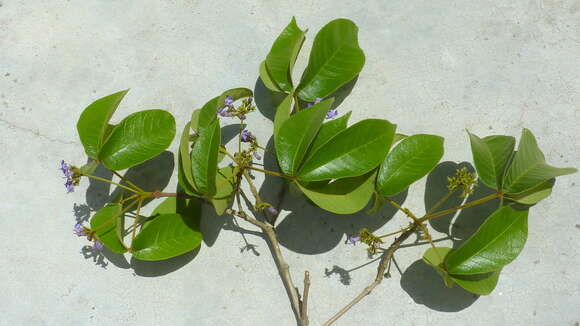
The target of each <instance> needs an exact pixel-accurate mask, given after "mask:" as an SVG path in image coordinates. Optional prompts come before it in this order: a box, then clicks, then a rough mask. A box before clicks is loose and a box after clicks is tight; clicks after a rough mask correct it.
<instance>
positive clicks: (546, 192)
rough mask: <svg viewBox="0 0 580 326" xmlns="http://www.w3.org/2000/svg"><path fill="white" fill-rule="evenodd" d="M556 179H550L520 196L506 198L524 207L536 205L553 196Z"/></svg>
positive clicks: (507, 196)
mask: <svg viewBox="0 0 580 326" xmlns="http://www.w3.org/2000/svg"><path fill="white" fill-rule="evenodd" d="M554 181H555V179H550V180H548V181H546V182H544V183H541V184H540V185H539V186H536V187H534V188H532V189H530V190H526V191H524V192H521V193H519V194H514V195H506V197H505V198H507V199H510V200H513V201H515V202H517V203H520V204H524V205H535V204H537V203H539V202H540V201H541V200H543V199H545V198H547V197H548V196H550V195H551V194H552V187H553V186H554Z"/></svg>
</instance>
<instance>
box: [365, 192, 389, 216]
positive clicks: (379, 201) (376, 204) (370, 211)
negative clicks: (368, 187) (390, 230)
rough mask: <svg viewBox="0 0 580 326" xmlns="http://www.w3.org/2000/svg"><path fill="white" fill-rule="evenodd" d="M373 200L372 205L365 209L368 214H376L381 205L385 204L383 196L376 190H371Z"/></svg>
mask: <svg viewBox="0 0 580 326" xmlns="http://www.w3.org/2000/svg"><path fill="white" fill-rule="evenodd" d="M373 194H374V200H373V205H372V206H371V207H370V208H369V209H368V210H367V211H366V213H367V214H368V215H372V214H376V213H378V212H379V210H380V209H381V207H383V205H384V204H385V198H384V197H383V196H381V195H380V194H379V193H378V192H376V191H373Z"/></svg>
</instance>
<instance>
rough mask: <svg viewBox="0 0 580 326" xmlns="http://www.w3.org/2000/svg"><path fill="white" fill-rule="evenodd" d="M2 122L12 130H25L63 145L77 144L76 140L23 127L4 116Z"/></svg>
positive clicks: (0, 120)
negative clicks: (58, 137)
mask: <svg viewBox="0 0 580 326" xmlns="http://www.w3.org/2000/svg"><path fill="white" fill-rule="evenodd" d="M0 122H2V123H3V124H4V125H6V127H8V129H10V130H16V131H21V132H24V133H27V134H32V135H34V136H36V137H39V138H44V139H46V140H48V141H51V142H55V143H59V144H63V145H76V144H77V142H74V141H65V140H61V139H57V138H53V137H50V136H47V135H44V134H41V133H40V131H38V130H34V129H30V128H25V127H21V126H18V125H16V124H14V123H12V122H10V121H7V120H4V119H2V118H0Z"/></svg>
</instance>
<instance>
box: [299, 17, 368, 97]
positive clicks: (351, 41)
mask: <svg viewBox="0 0 580 326" xmlns="http://www.w3.org/2000/svg"><path fill="white" fill-rule="evenodd" d="M357 34H358V28H357V27H356V25H355V24H354V23H353V22H352V21H350V20H348V19H336V20H333V21H331V22H330V23H328V24H326V26H324V27H323V28H322V29H321V30H320V32H318V34H317V35H316V38H315V39H314V44H313V45H312V51H311V52H310V59H309V60H308V66H307V67H306V70H305V71H304V74H303V75H302V79H301V81H300V85H298V87H297V89H296V90H297V92H298V95H299V97H300V98H301V99H303V100H305V101H308V102H314V101H315V100H316V98H325V97H328V96H329V95H331V94H332V93H333V92H334V91H336V90H337V89H338V88H339V87H340V86H342V85H344V84H346V83H348V82H349V81H351V80H352V79H353V78H354V77H355V76H356V75H358V74H359V72H360V71H361V69H362V67H363V66H364V63H365V55H364V53H363V51H362V50H361V48H360V47H359V45H358V35H357Z"/></svg>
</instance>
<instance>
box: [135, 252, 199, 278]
mask: <svg viewBox="0 0 580 326" xmlns="http://www.w3.org/2000/svg"><path fill="white" fill-rule="evenodd" d="M200 248H201V247H197V248H196V249H194V250H192V251H190V252H188V253H185V254H183V255H181V256H177V257H173V258H170V259H166V260H161V261H145V260H139V259H135V258H133V257H131V268H133V270H134V271H135V274H137V275H139V276H144V277H157V276H163V275H167V274H169V273H172V272H174V271H176V270H178V269H180V268H181V267H183V266H185V265H186V264H187V263H189V262H190V261H192V260H193V259H194V258H195V257H196V256H197V255H198V254H199V251H200Z"/></svg>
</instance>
